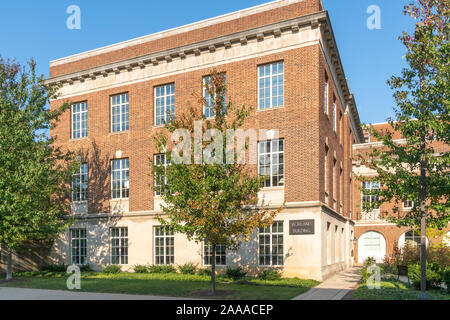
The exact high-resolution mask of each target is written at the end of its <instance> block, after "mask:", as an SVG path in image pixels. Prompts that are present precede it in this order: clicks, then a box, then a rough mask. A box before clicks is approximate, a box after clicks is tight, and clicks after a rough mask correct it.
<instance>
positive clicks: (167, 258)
mask: <svg viewBox="0 0 450 320" xmlns="http://www.w3.org/2000/svg"><path fill="white" fill-rule="evenodd" d="M156 230H159V234H157V232H156ZM157 239H159V240H162V242H163V244H162V246H161V245H158V244H157V242H158V241H157ZM153 240H154V244H153V248H154V251H153V259H154V260H153V264H155V265H172V264H174V263H175V232H174V231H173V229H170V228H169V227H168V226H154V227H153ZM157 248H160V249H161V248H162V251H163V252H162V254H157V250H156V249H157ZM170 248H172V252H168V251H170ZM159 257H162V259H163V261H164V263H160V261H159V259H158V258H159ZM167 262H169V263H167Z"/></svg>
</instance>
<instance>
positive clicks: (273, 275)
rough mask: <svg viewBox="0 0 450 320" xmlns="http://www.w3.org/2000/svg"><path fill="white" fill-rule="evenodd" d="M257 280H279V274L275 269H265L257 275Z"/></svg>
mask: <svg viewBox="0 0 450 320" xmlns="http://www.w3.org/2000/svg"><path fill="white" fill-rule="evenodd" d="M258 278H259V279H261V280H280V279H281V273H280V271H279V270H277V269H265V270H263V271H262V272H261V273H260V274H259V275H258Z"/></svg>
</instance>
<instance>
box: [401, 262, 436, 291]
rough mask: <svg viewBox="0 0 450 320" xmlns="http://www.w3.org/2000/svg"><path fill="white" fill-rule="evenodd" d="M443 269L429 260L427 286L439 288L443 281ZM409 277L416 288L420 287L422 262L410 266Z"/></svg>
mask: <svg viewBox="0 0 450 320" xmlns="http://www.w3.org/2000/svg"><path fill="white" fill-rule="evenodd" d="M442 274H443V270H442V268H441V267H440V266H439V265H438V264H437V263H430V262H427V266H426V284H427V288H439V287H440V284H441V283H442V280H443V278H442ZM408 277H409V279H410V280H411V282H412V284H413V286H414V287H415V288H416V289H420V278H421V273H420V264H419V263H418V264H413V265H410V266H408Z"/></svg>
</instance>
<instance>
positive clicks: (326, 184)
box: [323, 146, 328, 204]
mask: <svg viewBox="0 0 450 320" xmlns="http://www.w3.org/2000/svg"><path fill="white" fill-rule="evenodd" d="M323 162H324V170H325V172H324V181H325V202H326V203H327V204H328V201H327V200H328V147H327V146H325V157H324V161H323Z"/></svg>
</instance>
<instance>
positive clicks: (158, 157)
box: [154, 153, 170, 196]
mask: <svg viewBox="0 0 450 320" xmlns="http://www.w3.org/2000/svg"><path fill="white" fill-rule="evenodd" d="M154 160H155V165H156V166H158V167H159V166H164V171H165V168H167V166H168V165H170V163H169V160H168V159H167V157H166V154H165V153H159V154H155V155H154ZM155 186H156V190H155V195H156V196H160V195H161V193H162V191H163V190H164V188H165V187H166V186H167V177H166V175H156V176H155Z"/></svg>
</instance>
